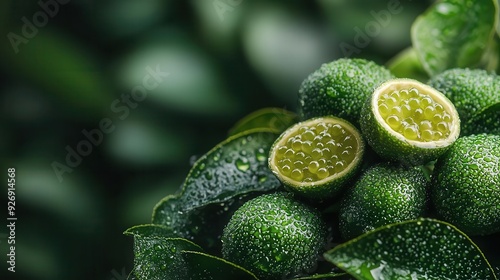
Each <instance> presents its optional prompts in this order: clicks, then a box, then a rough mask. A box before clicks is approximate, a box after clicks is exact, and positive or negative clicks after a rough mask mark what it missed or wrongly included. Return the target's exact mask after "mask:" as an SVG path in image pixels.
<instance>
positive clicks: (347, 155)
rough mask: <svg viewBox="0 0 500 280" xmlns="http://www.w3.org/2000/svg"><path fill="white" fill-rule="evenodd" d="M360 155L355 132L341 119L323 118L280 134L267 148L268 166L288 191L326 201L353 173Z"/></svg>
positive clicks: (360, 142) (361, 146)
mask: <svg viewBox="0 0 500 280" xmlns="http://www.w3.org/2000/svg"><path fill="white" fill-rule="evenodd" d="M314 131H315V132H316V134H314ZM297 141H299V142H301V143H299V144H297ZM363 154H364V142H363V139H362V137H361V134H360V133H359V131H358V130H357V129H356V128H355V127H354V126H353V125H352V124H351V123H349V122H348V121H346V120H344V119H340V118H337V117H332V116H326V117H319V118H312V119H309V120H306V121H303V122H299V123H297V124H295V125H293V126H291V127H290V128H288V129H287V130H286V131H285V132H283V133H282V134H281V135H280V137H278V139H277V140H276V141H275V143H274V144H273V146H272V147H271V152H270V156H269V167H270V168H271V170H272V172H273V173H274V174H275V175H276V177H278V179H279V180H280V181H281V182H282V183H283V184H284V185H285V186H287V187H288V188H289V189H290V190H292V191H294V192H297V193H299V194H301V195H303V196H305V197H309V198H328V197H332V196H335V194H337V193H338V192H339V191H340V190H341V189H342V187H343V186H344V184H345V183H346V182H347V181H348V180H349V179H351V178H352V177H353V176H354V175H355V174H356V173H357V171H358V170H359V167H360V166H361V164H360V163H361V161H362V158H363ZM288 167H289V168H288ZM294 173H295V174H294ZM300 173H301V174H300Z"/></svg>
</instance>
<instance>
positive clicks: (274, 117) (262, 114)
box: [229, 108, 298, 135]
mask: <svg viewBox="0 0 500 280" xmlns="http://www.w3.org/2000/svg"><path fill="white" fill-rule="evenodd" d="M297 120H298V116H297V115H296V114H295V113H293V112H290V111H287V110H285V109H280V108H263V109H260V110H257V111H255V112H252V113H250V114H248V115H247V116H245V117H244V118H242V119H241V120H240V121H238V122H237V123H236V124H235V125H234V126H233V127H232V128H231V130H229V135H236V134H238V133H241V132H244V131H246V130H250V129H256V128H269V129H272V130H275V131H276V132H279V133H281V132H283V131H285V129H287V128H288V127H290V126H291V125H292V124H294V123H296V122H297Z"/></svg>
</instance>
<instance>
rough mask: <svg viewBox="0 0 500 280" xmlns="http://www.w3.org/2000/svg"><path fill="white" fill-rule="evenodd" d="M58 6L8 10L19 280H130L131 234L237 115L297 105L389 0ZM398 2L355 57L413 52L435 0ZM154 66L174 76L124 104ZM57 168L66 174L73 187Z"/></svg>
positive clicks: (5, 100)
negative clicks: (301, 91)
mask: <svg viewBox="0 0 500 280" xmlns="http://www.w3.org/2000/svg"><path fill="white" fill-rule="evenodd" d="M49 2H50V3H52V4H54V3H56V5H57V11H56V7H55V6H52V8H49V9H52V10H51V11H52V12H51V13H52V15H48V12H46V11H45V10H44V9H43V8H42V6H40V4H39V3H38V2H37V1H13V0H4V1H1V2H0V32H1V35H2V38H3V39H2V40H1V43H0V80H1V83H0V101H1V106H2V108H1V114H2V117H1V119H0V135H1V137H0V156H1V159H2V160H1V164H0V166H1V167H2V169H1V170H2V171H1V172H2V173H3V174H5V175H2V178H4V176H6V169H7V167H15V168H16V169H17V179H18V180H17V202H18V203H17V205H16V206H17V209H16V213H17V216H18V219H19V223H18V224H19V226H18V228H17V244H18V245H17V254H18V259H17V270H18V272H16V276H17V277H19V279H42V280H43V279H51V280H54V279H56V280H57V279H116V280H120V279H119V277H118V276H119V275H122V272H123V268H125V270H126V271H127V272H128V271H130V270H131V269H132V260H133V256H132V240H131V239H130V238H128V237H126V236H124V235H123V234H122V232H123V230H124V229H126V228H128V227H130V226H132V225H136V224H141V223H148V222H150V219H151V217H150V215H151V209H152V207H153V206H154V204H155V203H156V202H158V201H159V200H160V199H161V198H162V197H163V196H166V195H168V194H172V193H174V192H176V191H177V190H178V188H179V186H180V185H181V184H182V181H183V178H184V177H185V176H186V174H187V172H188V170H189V167H190V164H191V162H193V159H194V158H197V157H199V156H201V155H202V154H203V153H205V152H207V151H208V150H209V149H210V148H211V147H213V146H214V145H215V144H217V143H219V142H221V141H222V140H224V138H225V137H226V135H227V133H228V130H229V129H230V128H231V127H232V126H233V125H234V124H235V123H236V122H237V120H238V119H239V118H241V117H243V116H245V115H246V114H248V113H249V112H252V111H254V110H256V109H259V108H263V107H279V108H284V109H288V110H292V111H293V110H294V109H295V108H296V104H295V102H296V95H297V90H298V87H299V85H300V83H301V82H302V80H303V79H304V78H305V77H306V76H307V75H308V74H309V73H311V72H312V71H314V70H315V69H317V68H319V66H320V65H321V64H322V63H325V62H329V61H332V60H334V59H337V58H339V57H342V56H344V54H343V53H342V50H341V48H340V47H339V45H340V43H342V42H345V43H347V44H354V40H355V38H356V36H357V32H358V31H357V30H363V29H364V28H365V26H366V24H368V23H369V22H372V21H374V20H376V19H375V18H374V16H373V12H378V11H380V10H382V9H385V8H386V7H387V4H388V2H389V1H388V0H377V1H352V0H351V1H347V0H345V1H344V0H317V1H272V3H270V2H269V1H264V0H258V1H257V0H254V1H245V0H243V1H240V2H238V1H232V2H231V1H225V0H215V1H207V0H191V1H169V0H147V1H144V0H142V1H141V0H126V1H118V0H105V1H104V0H103V1H97V0H73V1H62V0H60V2H61V4H60V3H59V2H56V1H55V0H53V1H50V0H42V1H41V3H49ZM66 2H67V3H66ZM400 2H401V6H402V7H403V10H402V12H401V13H399V14H394V15H392V16H391V20H390V21H389V23H388V25H387V26H383V27H381V30H380V32H379V34H378V35H377V36H374V37H372V38H371V39H370V42H369V43H367V44H366V46H364V47H363V48H360V52H359V53H357V54H356V55H355V56H356V57H362V58H367V59H372V60H375V61H376V62H378V63H381V64H384V63H386V62H387V61H388V60H389V59H390V58H391V57H393V56H394V55H395V54H397V53H398V52H399V51H401V50H403V49H405V48H406V47H408V46H409V45H410V33H409V28H410V26H411V23H412V22H413V20H414V19H415V17H416V16H417V15H418V14H420V13H421V12H422V11H423V10H425V9H426V8H427V6H428V5H429V4H430V2H431V1H413V2H411V1H409V0H408V1H403V0H401V1H400ZM62 3H66V4H62ZM220 3H222V4H226V5H229V4H228V3H233V4H232V5H233V6H225V7H229V8H227V9H226V10H221V8H220V7H221V6H220ZM234 3H239V4H238V5H234ZM47 5H48V4H47ZM218 5H219V6H218ZM43 13H45V14H46V15H47V16H46V20H45V18H44V17H43V16H42V14H43ZM37 15H38V16H37ZM23 19H25V20H23ZM27 21H28V22H30V23H31V24H32V25H33V26H34V27H35V28H36V32H35V31H34V30H28V29H29V28H28V27H26V22H27ZM37 23H38V24H37ZM42 23H44V24H42ZM23 30H24V31H23ZM23 32H25V33H26V32H27V33H29V34H28V35H29V36H26V34H23ZM9 34H10V35H9ZM12 34H15V35H16V36H18V37H13V36H14V35H12ZM28 37H30V38H28ZM12 38H17V39H15V40H14V39H12ZM20 38H21V39H20ZM13 40H14V41H13ZM12 42H15V43H14V44H12ZM16 49H17V50H18V51H17V53H16V51H15V50H16ZM148 67H149V68H150V69H153V70H154V69H156V68H157V67H160V69H161V71H163V72H168V76H167V77H164V79H163V80H162V81H161V82H160V81H159V80H155V79H154V77H153V78H152V79H150V80H149V85H153V84H154V82H155V81H156V82H157V84H158V85H157V86H155V87H153V86H151V88H150V89H147V90H146V93H145V94H144V95H142V97H144V99H143V100H140V101H137V100H135V101H134V102H132V101H131V99H128V102H131V103H127V101H126V100H124V99H123V96H129V97H130V95H131V94H132V93H134V92H135V93H140V92H139V91H138V89H137V86H144V85H145V83H144V79H145V77H146V76H147V75H151V73H150V71H149V72H148V70H147V68H148ZM105 119H106V120H109V123H110V126H112V127H113V129H112V131H110V132H109V133H106V132H103V131H102V129H101V132H102V139H101V140H102V141H97V142H99V143H98V145H93V144H92V143H91V140H90V139H89V138H88V137H87V136H85V134H84V133H83V132H82V131H83V130H86V131H92V130H95V129H100V128H101V122H102V121H103V120H105ZM94 140H95V139H94ZM85 141H87V142H88V143H91V144H92V145H91V151H90V152H88V155H86V156H81V160H80V162H79V163H78V164H76V166H69V165H68V163H67V157H68V148H69V149H73V150H74V151H76V152H79V148H78V147H80V151H83V152H84V153H87V151H88V147H87V150H82V149H84V148H85V147H83V146H81V145H83V144H81V143H83V142H85ZM79 145H80V146H79ZM73 160H74V159H73ZM54 162H58V163H60V164H62V165H65V166H66V167H67V168H68V169H67V170H66V171H67V172H64V173H63V174H62V178H63V180H62V181H60V180H59V179H58V177H57V176H56V174H55V172H54V170H53V163H54ZM68 170H71V172H70V171H68ZM4 187H5V188H6V186H4ZM0 197H1V199H0V201H1V202H2V204H1V205H2V207H4V206H3V205H6V203H5V200H6V191H2V195H1V196H0ZM4 213H5V212H4ZM4 215H5V214H4ZM3 236H5V235H4V230H1V231H0V249H1V250H0V251H1V252H0V261H1V263H3V264H5V258H6V246H5V244H6V243H5V239H3ZM1 269H2V270H1V271H0V275H4V272H5V271H6V269H5V265H2V268H1ZM2 279H4V276H2ZM9 279H10V278H9Z"/></svg>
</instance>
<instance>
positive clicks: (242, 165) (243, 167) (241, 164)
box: [236, 158, 250, 171]
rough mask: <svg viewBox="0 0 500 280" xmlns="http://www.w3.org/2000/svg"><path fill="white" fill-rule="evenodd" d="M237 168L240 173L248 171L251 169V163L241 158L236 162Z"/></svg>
mask: <svg viewBox="0 0 500 280" xmlns="http://www.w3.org/2000/svg"><path fill="white" fill-rule="evenodd" d="M236 168H238V170H240V171H247V170H248V169H249V168H250V163H248V159H246V158H239V159H237V160H236Z"/></svg>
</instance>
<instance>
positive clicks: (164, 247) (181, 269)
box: [125, 225, 201, 280]
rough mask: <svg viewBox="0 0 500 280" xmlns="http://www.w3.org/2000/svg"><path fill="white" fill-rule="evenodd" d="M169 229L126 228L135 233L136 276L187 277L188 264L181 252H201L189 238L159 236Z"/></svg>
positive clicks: (159, 277) (152, 278) (130, 233)
mask: <svg viewBox="0 0 500 280" xmlns="http://www.w3.org/2000/svg"><path fill="white" fill-rule="evenodd" d="M163 231H168V229H165V228H163V227H161V226H158V225H144V226H137V227H133V228H131V229H128V230H127V231H126V232H125V234H127V235H132V236H134V255H135V259H134V262H135V263H134V274H135V276H136V277H137V278H138V279H148V280H154V279H158V280H160V279H162V280H163V279H190V278H189V275H190V273H191V272H190V267H189V264H188V262H187V261H186V260H185V259H184V258H183V256H182V251H184V250H190V251H201V248H200V247H199V246H198V245H196V244H194V243H192V242H191V241H188V240H185V239H182V238H171V237H164V236H162V234H161V233H162V232H163Z"/></svg>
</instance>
